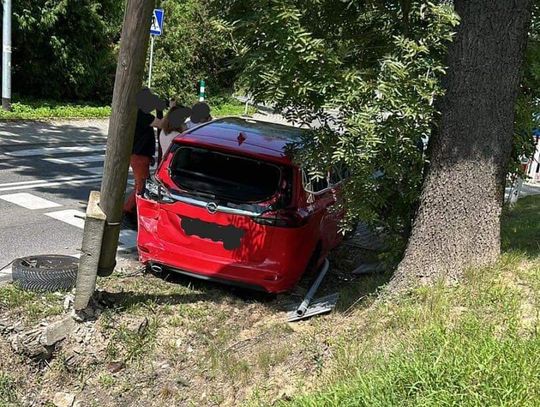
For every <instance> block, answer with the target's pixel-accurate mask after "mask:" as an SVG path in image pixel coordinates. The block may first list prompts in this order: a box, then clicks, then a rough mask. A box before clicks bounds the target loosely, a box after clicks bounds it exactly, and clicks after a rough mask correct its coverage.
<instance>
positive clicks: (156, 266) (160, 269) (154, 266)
mask: <svg viewBox="0 0 540 407" xmlns="http://www.w3.org/2000/svg"><path fill="white" fill-rule="evenodd" d="M150 270H152V271H153V272H154V273H161V272H163V267H161V266H160V265H159V264H152V265H151V266H150Z"/></svg>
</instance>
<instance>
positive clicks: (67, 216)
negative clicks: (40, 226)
mask: <svg viewBox="0 0 540 407" xmlns="http://www.w3.org/2000/svg"><path fill="white" fill-rule="evenodd" d="M45 215H46V216H49V217H51V218H53V219H58V220H60V221H62V222H65V223H68V224H70V225H73V226H76V227H78V228H81V229H83V228H84V216H85V213H84V212H81V211H77V210H75V209H66V210H65V211H57V212H49V213H46V214H45Z"/></svg>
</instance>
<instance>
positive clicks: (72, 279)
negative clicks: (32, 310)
mask: <svg viewBox="0 0 540 407" xmlns="http://www.w3.org/2000/svg"><path fill="white" fill-rule="evenodd" d="M78 269H79V259H78V258H76V257H71V256H60V255H55V254H47V255H41V256H28V257H22V258H19V259H15V260H14V261H13V265H12V272H13V282H14V283H15V284H17V285H18V286H19V287H20V288H22V289H23V290H30V291H37V292H53V291H68V290H71V289H72V288H73V287H75V283H76V281H77V271H78Z"/></svg>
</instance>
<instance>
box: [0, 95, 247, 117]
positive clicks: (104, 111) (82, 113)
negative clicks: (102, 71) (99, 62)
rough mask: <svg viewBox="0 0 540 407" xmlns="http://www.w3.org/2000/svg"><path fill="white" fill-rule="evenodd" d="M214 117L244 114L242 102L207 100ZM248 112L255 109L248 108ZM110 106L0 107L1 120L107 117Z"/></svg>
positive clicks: (49, 103) (41, 103)
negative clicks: (4, 108)
mask: <svg viewBox="0 0 540 407" xmlns="http://www.w3.org/2000/svg"><path fill="white" fill-rule="evenodd" d="M208 103H209V104H210V107H211V108H212V115H213V116H214V117H223V116H237V115H242V114H244V110H245V106H244V104H242V103H240V102H238V101H237V100H236V99H233V98H232V97H219V98H216V99H215V101H212V100H209V102H208ZM248 112H249V113H254V112H255V110H254V109H253V108H250V109H249V110H248ZM110 115H111V107H110V106H106V105H99V104H95V103H90V102H59V101H53V100H22V101H17V102H14V103H13V104H12V111H10V112H7V111H5V110H2V109H0V121H2V120H50V119H107V118H109V116H110Z"/></svg>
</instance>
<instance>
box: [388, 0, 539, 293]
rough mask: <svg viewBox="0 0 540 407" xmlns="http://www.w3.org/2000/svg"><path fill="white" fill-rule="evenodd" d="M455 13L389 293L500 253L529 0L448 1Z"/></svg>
mask: <svg viewBox="0 0 540 407" xmlns="http://www.w3.org/2000/svg"><path fill="white" fill-rule="evenodd" d="M454 6H455V10H456V12H457V13H458V15H459V16H460V18H461V22H460V25H459V27H458V31H457V35H456V37H455V38H454V41H453V42H452V44H451V45H450V47H449V51H448V66H449V67H448V74H447V76H446V78H445V81H444V83H443V85H444V87H445V89H446V95H445V96H444V97H443V98H442V99H441V104H440V106H441V107H442V109H441V119H440V123H439V129H438V131H437V132H435V133H436V134H435V135H434V137H433V138H432V139H431V140H430V151H431V157H430V159H431V164H430V166H429V170H428V173H427V176H426V179H425V181H424V186H423V190H422V194H421V197H420V206H419V210H418V213H417V217H416V219H415V221H414V225H413V230H412V234H411V237H410V239H409V243H408V245H407V249H406V251H405V255H404V258H403V260H402V261H401V263H400V265H399V266H398V269H397V271H396V273H395V275H394V277H393V279H392V281H391V283H390V286H389V289H390V290H391V291H395V290H399V289H403V288H408V287H410V286H414V285H418V284H430V283H433V282H435V281H438V280H443V281H446V282H453V281H456V280H458V279H459V278H460V277H461V275H462V273H463V271H464V270H465V269H466V268H468V267H471V266H473V267H474V266H482V265H486V264H489V263H492V262H493V261H495V260H496V259H497V258H498V256H499V254H500V215H501V209H502V203H503V198H504V183H505V177H506V168H507V165H508V161H509V159H510V152H511V147H512V134H513V126H514V107H515V103H516V98H517V94H518V89H519V83H520V77H521V75H520V71H521V65H522V62H523V58H524V51H525V46H526V39H527V30H528V27H529V23H530V7H531V1H530V0H455V1H454Z"/></svg>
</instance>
